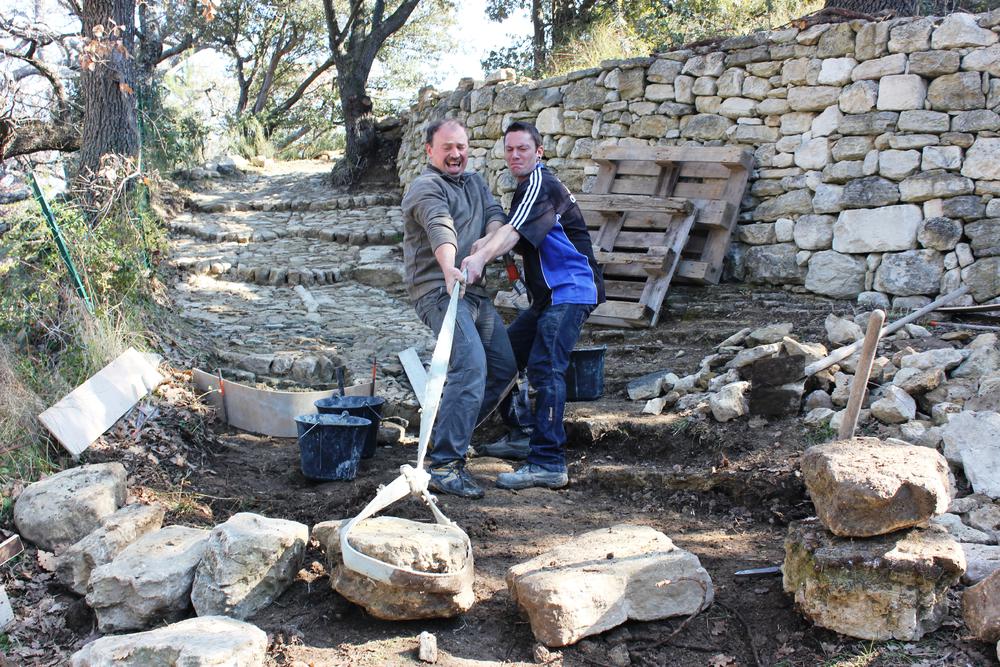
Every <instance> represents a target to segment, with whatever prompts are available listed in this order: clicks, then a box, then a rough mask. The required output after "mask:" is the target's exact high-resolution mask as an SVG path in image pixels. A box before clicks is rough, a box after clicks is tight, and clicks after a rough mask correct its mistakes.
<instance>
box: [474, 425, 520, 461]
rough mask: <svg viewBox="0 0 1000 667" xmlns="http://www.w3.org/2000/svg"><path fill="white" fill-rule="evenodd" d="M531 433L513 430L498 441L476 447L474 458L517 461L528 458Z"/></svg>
mask: <svg viewBox="0 0 1000 667" xmlns="http://www.w3.org/2000/svg"><path fill="white" fill-rule="evenodd" d="M530 439H531V432H530V431H526V430H524V429H521V428H514V429H512V430H511V431H509V432H508V433H506V434H504V435H503V437H501V438H500V439H499V440H494V441H493V442H489V443H486V444H484V445H477V446H476V450H475V454H476V456H495V457H497V458H498V459H514V460H517V461H521V460H524V459H526V458H528V454H529V453H531V445H530V444H529V442H528V441H529V440H530Z"/></svg>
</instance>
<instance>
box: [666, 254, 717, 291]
mask: <svg viewBox="0 0 1000 667" xmlns="http://www.w3.org/2000/svg"><path fill="white" fill-rule="evenodd" d="M711 274H712V271H711V267H710V266H709V264H708V262H701V261H698V260H691V259H681V261H679V262H678V263H677V270H676V271H674V278H683V279H684V280H686V281H688V282H693V283H696V284H699V285H704V284H707V283H708V282H710V281H709V280H708V279H707V276H709V275H711Z"/></svg>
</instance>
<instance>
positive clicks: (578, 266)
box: [509, 163, 604, 309]
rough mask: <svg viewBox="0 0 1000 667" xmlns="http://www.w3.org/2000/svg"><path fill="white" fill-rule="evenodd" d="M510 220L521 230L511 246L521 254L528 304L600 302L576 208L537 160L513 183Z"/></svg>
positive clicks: (596, 272)
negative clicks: (514, 188) (526, 174)
mask: <svg viewBox="0 0 1000 667" xmlns="http://www.w3.org/2000/svg"><path fill="white" fill-rule="evenodd" d="M509 224H511V225H512V226H513V227H514V229H515V230H516V231H517V232H518V234H520V235H521V239H520V240H519V241H518V243H517V246H515V250H517V252H518V253H520V254H521V255H522V256H523V257H524V279H525V283H526V284H527V287H528V293H529V294H530V296H531V305H532V307H533V308H536V309H541V308H544V307H546V306H547V305H548V304H549V303H552V304H554V305H558V304H561V303H577V304H598V303H603V302H604V279H603V277H602V274H601V268H600V267H599V266H598V265H597V260H596V259H594V249H593V245H592V244H591V242H590V234H589V233H588V232H587V225H586V224H585V223H584V220H583V214H582V213H580V207H579V206H577V205H576V199H575V198H574V197H573V195H572V194H570V192H569V190H567V189H566V186H565V185H563V184H562V182H561V181H560V180H559V179H558V178H556V177H555V176H554V175H553V174H552V172H550V171H549V170H548V169H546V168H545V165H543V164H542V163H538V165H537V166H536V167H535V170H534V171H532V172H531V174H530V175H529V176H528V177H527V178H526V179H524V180H523V181H521V182H520V183H518V185H517V189H516V190H515V191H514V200H513V201H512V202H511V208H510V219H509Z"/></svg>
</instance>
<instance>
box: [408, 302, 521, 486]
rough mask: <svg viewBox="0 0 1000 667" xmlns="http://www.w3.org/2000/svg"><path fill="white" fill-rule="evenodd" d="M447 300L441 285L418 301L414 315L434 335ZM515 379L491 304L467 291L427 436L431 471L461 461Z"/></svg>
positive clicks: (507, 346)
mask: <svg viewBox="0 0 1000 667" xmlns="http://www.w3.org/2000/svg"><path fill="white" fill-rule="evenodd" d="M450 299H451V297H450V296H448V292H447V291H446V290H445V288H443V287H442V288H440V289H437V290H434V291H433V292H430V293H429V294H425V295H424V296H423V297H421V298H420V299H419V300H418V301H417V303H416V306H415V308H416V311H417V316H419V317H420V319H421V321H423V323H424V324H426V325H427V326H429V327H430V328H431V329H433V330H434V334H435V335H438V334H439V333H440V332H441V324H442V323H443V322H444V316H445V313H446V312H447V310H448V302H449V300H450ZM515 375H517V366H516V364H515V361H514V352H513V350H512V349H511V346H510V339H509V338H507V331H506V329H505V328H504V324H503V320H501V319H500V316H499V315H498V314H497V311H496V309H495V308H493V302H492V300H491V299H490V298H489V297H486V296H478V295H474V294H469V293H466V294H465V296H464V297H463V298H462V299H461V300H459V302H458V315H457V317H456V319H455V339H454V342H453V343H452V348H451V359H450V360H449V362H448V379H447V381H446V382H445V385H444V393H443V394H442V396H441V408H440V410H439V411H438V414H437V420H436V421H435V423H434V433H433V435H432V437H431V442H432V443H433V448H432V449H431V453H430V462H431V466H432V467H436V466H440V465H443V464H445V463H449V462H451V461H461V460H464V459H465V453H466V452H467V451H468V449H469V442H470V441H471V439H472V431H473V429H475V427H476V424H478V423H479V422H480V420H481V419H482V418H485V417H486V416H487V415H488V414H489V413H490V412H492V411H493V410H494V408H496V406H497V403H499V402H500V399H501V398H503V394H504V392H505V391H506V390H507V389H508V388H509V387H510V384H511V381H512V380H513V379H514V376H515Z"/></svg>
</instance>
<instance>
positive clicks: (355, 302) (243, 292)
mask: <svg viewBox="0 0 1000 667" xmlns="http://www.w3.org/2000/svg"><path fill="white" fill-rule="evenodd" d="M173 291H174V294H175V300H176V302H177V306H178V309H179V310H180V311H181V312H183V313H184V316H185V318H186V319H188V320H189V321H191V322H193V323H195V324H196V325H197V326H201V327H203V329H204V333H205V335H206V337H207V338H208V339H209V341H211V343H212V344H213V347H214V350H215V353H216V356H217V357H218V358H219V359H220V361H221V365H222V366H223V368H224V369H225V372H226V375H225V376H226V377H227V378H230V379H234V380H239V381H246V382H265V383H267V384H271V385H275V386H292V385H294V386H300V387H311V388H319V387H324V388H325V387H328V386H330V383H332V382H334V381H335V380H334V377H335V369H336V368H337V367H339V366H344V367H345V368H346V370H347V377H348V381H349V382H354V381H357V382H363V381H367V379H368V378H369V377H370V374H371V359H372V356H373V355H374V356H375V357H376V359H377V361H378V363H379V368H380V369H381V370H380V371H379V378H380V381H382V382H384V383H385V385H386V387H385V388H386V392H387V393H382V387H381V386H380V393H382V395H385V396H386V398H388V399H389V400H399V401H407V400H409V401H412V400H413V394H412V392H411V391H410V389H409V385H408V384H406V383H405V376H403V374H402V367H401V366H400V365H399V363H398V360H397V357H396V355H397V353H398V352H400V351H402V350H404V349H406V348H408V347H415V348H416V349H417V350H418V351H419V352H420V353H421V354H422V355H423V356H424V357H429V356H430V353H431V351H432V350H433V345H434V337H433V334H432V332H431V330H430V329H429V328H427V327H426V326H424V325H423V324H422V323H421V322H420V320H419V319H418V318H417V316H416V314H415V313H414V312H413V308H412V307H411V306H410V304H409V302H408V299H406V297H405V296H404V295H403V294H402V293H399V294H391V293H389V292H386V291H385V290H383V289H379V288H376V287H370V286H367V285H362V284H358V283H357V282H344V283H335V284H332V285H314V286H312V287H309V288H303V287H299V288H297V289H296V290H290V289H283V288H279V287H275V286H271V285H256V284H248V283H239V282H232V281H225V280H221V279H220V278H219V277H217V276H210V275H199V274H189V275H186V276H182V277H181V280H179V281H178V282H177V283H176V284H175V285H174V288H173ZM302 295H305V298H303V296H302ZM392 374H395V375H392ZM401 380H402V382H401Z"/></svg>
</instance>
